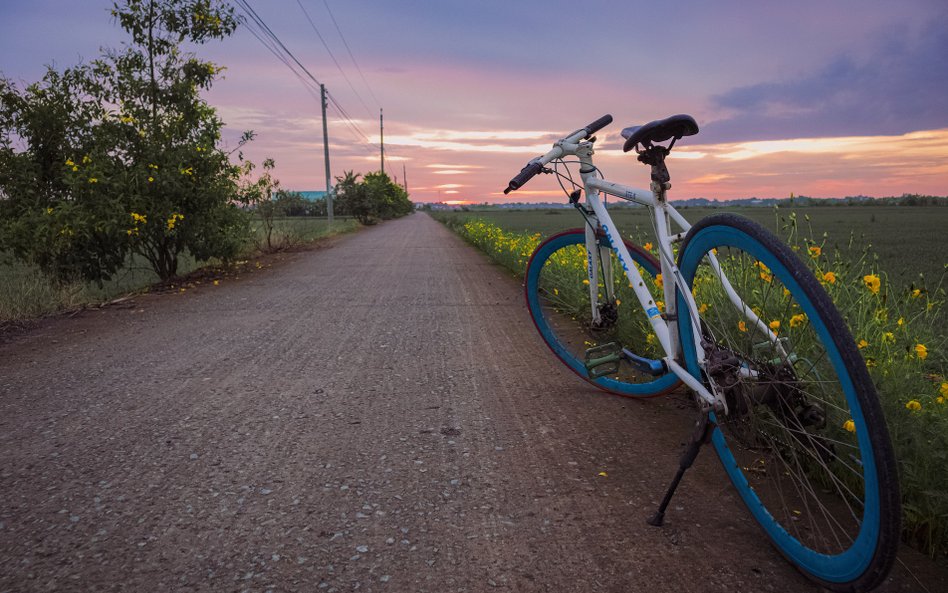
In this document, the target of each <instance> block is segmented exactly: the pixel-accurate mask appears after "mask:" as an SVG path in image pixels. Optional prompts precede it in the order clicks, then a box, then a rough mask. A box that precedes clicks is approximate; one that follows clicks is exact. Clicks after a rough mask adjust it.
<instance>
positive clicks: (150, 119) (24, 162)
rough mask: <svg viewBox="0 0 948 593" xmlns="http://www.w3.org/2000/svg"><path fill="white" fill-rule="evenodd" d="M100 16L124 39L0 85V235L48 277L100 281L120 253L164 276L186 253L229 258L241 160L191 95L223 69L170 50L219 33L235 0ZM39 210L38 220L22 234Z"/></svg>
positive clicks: (236, 229) (149, 5)
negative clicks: (21, 83) (19, 84)
mask: <svg viewBox="0 0 948 593" xmlns="http://www.w3.org/2000/svg"><path fill="white" fill-rule="evenodd" d="M112 14H113V16H114V17H115V19H116V20H117V21H118V23H119V25H120V26H121V27H122V28H123V29H125V31H126V32H127V33H128V34H129V35H130V37H131V41H130V42H129V43H128V44H126V45H124V46H123V49H122V50H121V51H116V50H106V51H105V52H104V55H103V56H102V57H101V58H100V59H98V60H95V61H94V62H92V63H91V64H90V65H89V66H80V67H77V68H74V69H71V70H67V71H66V72H64V73H63V74H62V75H60V74H56V73H55V72H53V71H52V70H50V71H49V72H48V73H47V76H46V78H44V80H43V83H42V84H38V85H31V86H30V87H28V88H27V89H26V90H24V91H22V92H21V91H19V90H18V89H16V87H15V86H14V85H12V84H11V83H9V82H7V81H3V83H2V84H0V101H2V104H0V194H2V195H4V196H5V198H6V199H5V200H3V201H4V204H3V209H4V211H5V212H4V214H7V213H9V214H11V215H12V217H11V218H10V219H7V218H6V217H5V218H4V220H5V221H7V220H9V222H6V223H5V224H3V225H2V226H0V244H3V245H9V246H12V247H13V249H14V252H15V253H17V254H18V255H20V256H21V257H24V258H25V259H29V260H30V261H35V262H36V263H38V264H39V265H40V266H41V267H42V268H43V269H44V270H45V271H47V272H50V273H53V274H55V275H56V276H57V277H60V278H66V277H69V276H73V275H76V274H78V275H80V276H81V277H83V278H85V279H89V280H99V281H101V280H103V279H107V278H108V277H110V276H111V275H112V274H113V273H114V272H115V270H116V269H117V267H118V266H119V265H121V263H122V262H124V260H125V257H126V256H127V254H128V253H129V252H133V253H138V254H140V255H142V256H143V257H144V258H145V259H147V260H148V261H149V262H150V264H151V266H152V268H153V269H154V271H155V272H156V273H157V274H158V276H159V277H160V278H162V279H163V280H167V279H169V278H171V277H173V276H174V275H175V274H176V273H177V266H178V259H179V257H180V256H181V254H182V253H184V252H185V251H188V252H190V253H191V254H192V255H193V256H194V257H195V258H197V259H199V260H206V259H210V258H212V257H216V258H221V259H225V260H226V259H229V258H232V257H235V256H236V255H237V254H238V252H239V250H240V249H241V248H242V246H243V244H244V242H245V241H246V239H247V237H248V235H249V222H248V219H247V217H246V215H245V214H244V213H243V212H242V211H241V210H240V209H239V208H237V206H236V204H235V198H236V197H237V181H238V177H239V175H240V169H239V168H238V167H235V166H233V165H232V164H231V163H230V161H229V158H228V154H227V153H225V152H223V151H222V150H221V149H220V148H218V142H219V141H220V130H221V128H222V126H223V123H222V122H221V121H220V119H219V118H218V117H217V115H216V113H215V111H214V109H213V108H212V107H210V106H209V105H208V104H207V103H206V102H205V101H204V100H203V99H202V98H201V92H202V91H205V90H207V89H209V88H210V87H211V85H212V83H213V81H214V79H215V78H216V76H217V75H218V74H219V73H220V71H221V70H222V68H220V67H218V66H216V65H214V64H212V63H210V62H204V61H201V60H199V59H198V58H197V57H195V56H194V55H193V54H190V53H186V52H184V51H183V50H182V45H183V44H184V43H186V42H187V43H192V44H203V43H205V42H207V41H209V40H212V39H221V38H223V37H226V36H227V35H230V34H231V33H232V32H233V31H234V29H235V28H236V26H237V18H236V16H235V13H234V10H233V8H231V7H230V6H228V5H226V4H224V3H222V2H220V1H218V0H127V1H126V2H124V3H122V4H116V5H115V6H114V8H113V11H112ZM56 102H59V103H60V104H61V107H57V106H56ZM17 141H20V143H21V144H22V145H23V146H24V147H25V148H24V149H23V150H17V149H16V148H15V145H16V143H17ZM18 167H19V168H21V171H22V172H18V171H16V170H15V169H16V168H18ZM30 180H36V181H37V185H36V187H35V188H34V189H31V188H29V187H28V185H29V182H30ZM43 216H48V217H49V221H48V222H49V224H46V225H45V226H43V225H41V228H42V229H43V230H42V231H41V232H40V231H37V232H36V233H33V235H32V236H29V233H28V232H27V231H26V230H25V229H26V228H28V227H30V226H31V225H32V224H33V223H34V222H35V221H37V220H43V221H44V222H46V219H43V218H42V217H43ZM37 228H40V227H37ZM57 229H58V230H57ZM50 235H55V237H50ZM44 237H45V238H46V239H50V238H53V239H55V241H52V242H49V241H47V245H43V244H42V243H43V241H42V239H43V238H44Z"/></svg>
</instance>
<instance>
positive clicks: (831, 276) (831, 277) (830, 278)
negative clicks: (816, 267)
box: [823, 272, 836, 284]
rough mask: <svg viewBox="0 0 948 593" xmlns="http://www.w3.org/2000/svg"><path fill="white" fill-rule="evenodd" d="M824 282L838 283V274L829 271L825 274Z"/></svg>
mask: <svg viewBox="0 0 948 593" xmlns="http://www.w3.org/2000/svg"><path fill="white" fill-rule="evenodd" d="M823 282H826V283H827V284H836V274H835V273H834V272H827V273H825V274H823Z"/></svg>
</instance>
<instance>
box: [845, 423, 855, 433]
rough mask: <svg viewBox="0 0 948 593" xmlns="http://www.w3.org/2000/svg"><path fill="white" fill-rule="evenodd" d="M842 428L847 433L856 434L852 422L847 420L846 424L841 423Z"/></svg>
mask: <svg viewBox="0 0 948 593" xmlns="http://www.w3.org/2000/svg"><path fill="white" fill-rule="evenodd" d="M843 428H844V429H846V430H847V431H848V432H856V423H855V422H853V421H852V420H847V421H846V422H843Z"/></svg>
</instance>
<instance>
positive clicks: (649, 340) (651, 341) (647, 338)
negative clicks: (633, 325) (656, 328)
mask: <svg viewBox="0 0 948 593" xmlns="http://www.w3.org/2000/svg"><path fill="white" fill-rule="evenodd" d="M656 340H657V338H656V337H655V334H649V335H647V336H645V342H646V343H647V344H654V343H655V341H656Z"/></svg>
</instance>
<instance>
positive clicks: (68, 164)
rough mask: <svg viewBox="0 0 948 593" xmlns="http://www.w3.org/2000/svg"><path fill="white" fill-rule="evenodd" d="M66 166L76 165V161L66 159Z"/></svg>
mask: <svg viewBox="0 0 948 593" xmlns="http://www.w3.org/2000/svg"><path fill="white" fill-rule="evenodd" d="M66 166H67V167H74V166H76V163H74V162H72V160H71V159H66Z"/></svg>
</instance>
